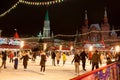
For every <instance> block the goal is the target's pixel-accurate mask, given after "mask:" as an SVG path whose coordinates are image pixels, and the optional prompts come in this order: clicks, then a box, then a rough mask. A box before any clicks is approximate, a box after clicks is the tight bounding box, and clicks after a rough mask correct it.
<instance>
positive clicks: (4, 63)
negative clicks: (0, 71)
mask: <svg viewBox="0 0 120 80" xmlns="http://www.w3.org/2000/svg"><path fill="white" fill-rule="evenodd" d="M6 60H7V51H2V65H1V66H0V68H2V67H3V66H4V69H6V68H7V67H6Z"/></svg>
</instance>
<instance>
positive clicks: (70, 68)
mask: <svg viewBox="0 0 120 80" xmlns="http://www.w3.org/2000/svg"><path fill="white" fill-rule="evenodd" d="M72 59H73V55H70V56H67V61H66V64H65V65H64V66H63V65H62V59H61V61H60V65H59V66H58V65H56V66H52V60H51V58H50V57H49V58H48V59H47V62H46V72H45V73H44V74H43V73H40V66H39V62H40V57H39V56H38V57H37V60H36V62H32V61H31V60H29V63H28V68H27V70H26V71H24V69H23V65H22V61H19V65H18V69H17V70H15V69H14V67H13V66H14V64H13V63H9V59H8V60H7V69H4V68H2V69H1V70H0V80H69V79H71V78H73V77H76V76H77V75H75V74H74V64H71V61H72ZM104 63H105V62H104ZM0 64H1V61H0ZM104 65H105V64H103V65H102V66H104ZM86 70H87V71H83V70H82V65H81V64H80V75H81V74H84V73H86V72H89V71H91V65H90V64H89V61H88V60H87V63H86Z"/></svg>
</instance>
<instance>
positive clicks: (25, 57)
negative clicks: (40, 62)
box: [20, 51, 31, 70]
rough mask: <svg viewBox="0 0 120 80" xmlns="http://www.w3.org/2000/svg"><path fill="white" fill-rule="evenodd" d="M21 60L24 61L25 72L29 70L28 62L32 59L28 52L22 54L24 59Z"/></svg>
mask: <svg viewBox="0 0 120 80" xmlns="http://www.w3.org/2000/svg"><path fill="white" fill-rule="evenodd" d="M20 59H23V66H24V70H26V69H27V65H28V60H29V59H31V58H30V57H29V56H28V54H27V51H25V52H23V53H22V58H20Z"/></svg>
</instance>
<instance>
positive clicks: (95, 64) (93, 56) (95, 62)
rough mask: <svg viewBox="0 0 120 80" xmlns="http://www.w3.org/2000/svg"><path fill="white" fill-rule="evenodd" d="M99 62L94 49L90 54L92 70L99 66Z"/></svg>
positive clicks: (97, 54) (97, 53) (98, 56)
mask: <svg viewBox="0 0 120 80" xmlns="http://www.w3.org/2000/svg"><path fill="white" fill-rule="evenodd" d="M99 63H100V64H102V63H101V59H100V55H99V52H98V51H97V50H96V51H95V52H94V53H93V55H92V70H94V67H96V69H97V68H99Z"/></svg>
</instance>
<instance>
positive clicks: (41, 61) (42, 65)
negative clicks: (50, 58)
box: [40, 51, 46, 72]
mask: <svg viewBox="0 0 120 80" xmlns="http://www.w3.org/2000/svg"><path fill="white" fill-rule="evenodd" d="M45 63H46V53H45V52H44V51H41V60H40V66H41V69H40V71H41V72H45Z"/></svg>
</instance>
